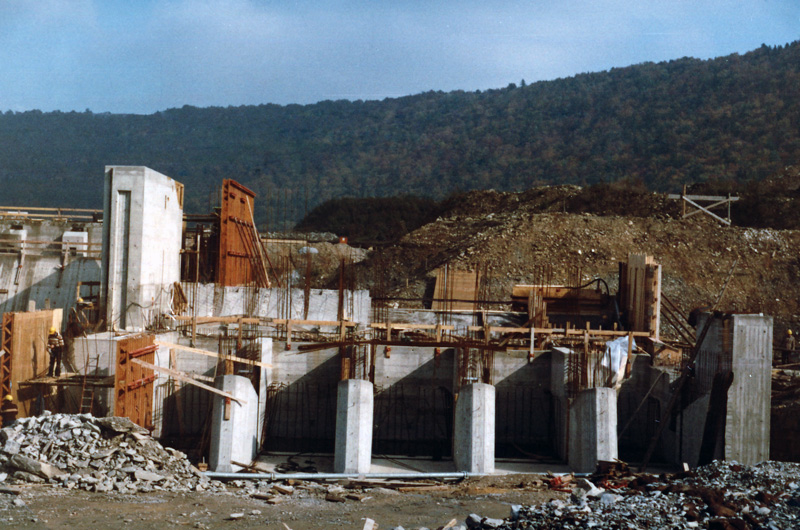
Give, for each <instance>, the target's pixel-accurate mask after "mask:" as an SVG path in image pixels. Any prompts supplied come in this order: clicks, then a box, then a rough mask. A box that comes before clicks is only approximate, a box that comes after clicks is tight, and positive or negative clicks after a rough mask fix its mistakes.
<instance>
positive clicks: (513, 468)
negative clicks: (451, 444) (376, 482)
mask: <svg viewBox="0 0 800 530" xmlns="http://www.w3.org/2000/svg"><path fill="white" fill-rule="evenodd" d="M290 457H291V458H292V461H293V462H295V463H297V464H298V465H299V466H301V467H305V466H313V467H314V468H316V470H317V472H318V473H333V472H334V471H333V454H319V453H300V454H297V453H281V452H273V453H269V454H263V455H259V456H258V458H257V461H256V462H257V464H256V465H257V466H258V468H259V469H261V470H262V471H263V472H265V473H271V472H274V471H275V468H276V467H277V466H279V465H280V464H285V463H286V462H288V459H289V458H290ZM628 465H629V466H630V468H631V471H634V470H635V469H637V468H638V463H630V462H629V463H628ZM455 470H456V469H455V463H454V462H453V461H452V460H436V461H434V460H432V459H430V458H424V457H409V456H390V455H382V456H380V457H378V456H374V455H373V457H372V465H371V466H370V470H369V472H370V473H413V472H423V473H453V472H455ZM647 471H648V473H653V474H660V473H676V472H678V471H680V470H679V469H678V468H677V467H670V466H666V465H656V466H649V467H648V469H647ZM547 472H550V473H559V474H560V473H570V472H571V470H570V469H569V466H567V465H566V464H562V463H558V462H535V461H531V460H514V459H502V458H500V459H495V471H494V473H492V475H508V474H515V473H532V474H544V473H547ZM290 473H302V471H290Z"/></svg>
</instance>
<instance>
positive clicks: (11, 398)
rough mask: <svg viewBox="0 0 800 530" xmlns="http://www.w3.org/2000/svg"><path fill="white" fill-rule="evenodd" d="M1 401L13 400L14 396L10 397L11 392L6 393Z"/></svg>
mask: <svg viewBox="0 0 800 530" xmlns="http://www.w3.org/2000/svg"><path fill="white" fill-rule="evenodd" d="M3 401H14V398H13V397H11V394H6V397H4V398H3Z"/></svg>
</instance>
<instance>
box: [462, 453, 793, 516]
mask: <svg viewBox="0 0 800 530" xmlns="http://www.w3.org/2000/svg"><path fill="white" fill-rule="evenodd" d="M617 485H619V486H621V487H619V488H617V489H603V488H599V487H597V486H596V485H594V484H593V483H591V482H590V481H588V480H585V479H578V480H576V481H575V484H574V486H573V491H572V495H571V496H570V500H569V501H566V502H565V501H561V500H552V501H550V502H548V503H546V504H543V505H541V506H527V507H521V506H515V507H512V510H511V512H512V513H511V517H510V518H508V519H505V520H499V519H488V518H482V517H480V516H479V515H476V514H472V515H470V516H469V517H468V518H467V520H466V525H467V527H468V528H471V529H499V530H510V529H518V528H531V529H533V528H563V529H578V528H580V529H584V528H596V529H606V528H607V529H622V528H625V529H645V528H648V529H651V528H709V529H712V530H728V529H737V530H744V529H765V530H766V529H769V530H779V529H780V530H783V529H787V530H788V529H794V528H800V465H798V464H790V463H784V462H764V463H762V464H759V465H756V466H752V467H750V466H741V465H738V464H737V463H736V462H714V463H712V464H709V465H708V466H705V467H702V468H699V469H698V470H696V471H689V472H686V473H680V474H677V475H672V476H670V477H665V476H661V477H659V476H654V475H641V476H638V477H636V478H633V479H632V480H630V481H628V482H619V483H618V484H616V485H615V486H617Z"/></svg>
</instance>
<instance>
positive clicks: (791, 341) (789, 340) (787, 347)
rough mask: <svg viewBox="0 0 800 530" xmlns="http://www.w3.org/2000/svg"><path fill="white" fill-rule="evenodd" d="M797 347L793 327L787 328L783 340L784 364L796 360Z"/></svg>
mask: <svg viewBox="0 0 800 530" xmlns="http://www.w3.org/2000/svg"><path fill="white" fill-rule="evenodd" d="M795 349H797V339H795V338H794V335H793V334H792V330H791V329H787V330H786V338H785V339H784V341H783V359H782V360H783V364H788V363H790V362H794V350H795Z"/></svg>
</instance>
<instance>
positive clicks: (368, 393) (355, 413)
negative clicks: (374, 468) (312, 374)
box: [333, 379, 374, 473]
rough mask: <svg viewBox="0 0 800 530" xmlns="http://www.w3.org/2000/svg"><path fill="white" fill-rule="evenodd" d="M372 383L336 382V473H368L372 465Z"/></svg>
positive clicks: (356, 381)
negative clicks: (337, 383) (337, 384)
mask: <svg viewBox="0 0 800 530" xmlns="http://www.w3.org/2000/svg"><path fill="white" fill-rule="evenodd" d="M373 405H374V395H373V389H372V383H370V382H369V381H364V380H363V379H346V380H344V381H340V382H339V386H338V388H337V399H336V451H335V455H334V460H333V470H334V471H335V472H336V473H369V468H370V465H371V464H372V415H373Z"/></svg>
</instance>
